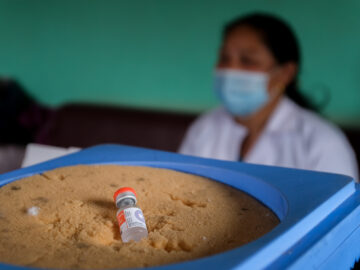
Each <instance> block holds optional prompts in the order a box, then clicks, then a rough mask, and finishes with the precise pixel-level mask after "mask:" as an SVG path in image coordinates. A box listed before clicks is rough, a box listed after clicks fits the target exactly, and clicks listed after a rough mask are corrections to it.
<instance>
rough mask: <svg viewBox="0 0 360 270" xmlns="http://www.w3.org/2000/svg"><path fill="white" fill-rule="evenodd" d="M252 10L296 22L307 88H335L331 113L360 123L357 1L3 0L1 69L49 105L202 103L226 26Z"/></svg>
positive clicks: (186, 107) (177, 106)
mask: <svg viewBox="0 0 360 270" xmlns="http://www.w3.org/2000/svg"><path fill="white" fill-rule="evenodd" d="M345 3H346V4H345ZM251 11H268V12H272V13H275V14H278V15H281V16H282V17H283V18H285V19H286V20H287V21H288V22H289V23H290V24H291V25H292V26H293V27H294V29H295V31H296V32H297V34H298V36H299V39H300V43H301V46H302V51H303V61H304V65H303V67H302V72H301V83H302V88H303V91H304V92H305V93H307V94H308V95H310V96H311V97H312V98H314V99H316V100H321V99H322V98H321V97H322V95H323V94H324V93H329V94H330V95H331V100H330V103H329V104H328V106H327V107H326V108H325V110H324V114H325V115H326V116H328V117H330V118H332V119H333V120H335V121H336V122H338V123H341V124H343V125H353V126H360V76H359V72H360V30H359V29H360V16H359V14H360V1H358V0H352V1H350V0H347V1H289V0H271V1H270V0H262V1H248V0H218V1H210V0H204V1H200V0H197V1H194V0H192V1H191V0H142V1H140V0H138V1H136V0H122V1H120V0H119V1H105V0H92V1H90V0H89V1H85V0H80V1H75V0H62V1H60V0H59V1H50V0H32V1H28V0H0V33H1V37H0V74H1V75H7V76H12V77H15V78H17V79H19V80H20V81H21V82H22V83H23V85H24V86H25V87H26V88H28V89H29V91H30V92H31V94H32V95H33V96H35V97H36V98H38V99H39V100H40V101H41V102H43V103H46V104H49V105H60V104H63V103H65V102H70V101H89V102H101V103H108V104H124V105H128V106H141V107H155V108H162V109H169V110H180V111H192V112H193V111H196V112H199V111H204V110H206V109H208V108H210V107H213V106H215V104H216V100H215V98H214V97H213V94H212V70H213V65H214V62H215V59H216V52H217V48H218V46H219V37H220V31H221V28H222V25H223V24H224V23H225V22H227V21H228V20H229V19H232V18H233V17H235V16H237V15H240V14H245V13H248V12H251Z"/></svg>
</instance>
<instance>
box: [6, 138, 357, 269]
mask: <svg viewBox="0 0 360 270" xmlns="http://www.w3.org/2000/svg"><path fill="white" fill-rule="evenodd" d="M94 164H118V165H131V166H148V167H156V168H164V169H172V170H176V171H180V172H185V173H191V174H195V175H199V176H203V177H206V178H210V179H213V180H216V181H218V182H221V183H224V184H227V185H229V186H232V187H234V188H236V189H240V190H242V191H244V192H246V193H248V194H250V195H251V196H253V197H254V198H256V199H257V200H259V201H260V202H262V203H263V204H264V205H266V206H268V207H269V208H270V209H271V210H273V212H274V213H275V214H276V215H277V216H278V217H279V219H280V221H281V222H280V224H279V225H277V226H276V227H275V228H274V229H273V230H272V231H270V232H269V233H267V234H265V235H263V236H262V237H260V238H258V239H257V240H255V241H252V242H250V243H248V244H246V245H243V246H241V247H239V248H235V249H233V250H230V251H227V252H223V253H220V254H216V255H213V256H209V257H204V258H201V259H197V260H193V261H188V262H182V263H177V264H170V265H166V266H161V267H151V268H149V269H171V270H175V269H200V268H206V269H207V270H212V269H219V268H221V269H264V268H270V269H278V267H277V266H279V265H281V266H282V267H281V268H283V266H287V267H288V266H289V265H296V264H295V262H297V263H298V265H301V264H300V263H299V262H302V263H305V264H308V262H311V265H312V266H313V267H312V268H318V267H317V266H319V265H324V260H326V259H327V258H329V256H330V255H331V254H334V253H336V251H337V250H338V245H339V243H342V242H344V241H345V240H344V239H347V237H348V236H347V235H348V234H351V233H352V231H353V230H354V228H357V227H358V224H360V207H358V206H359V202H358V199H357V198H358V197H359V192H358V187H357V186H355V183H354V182H353V181H352V179H351V178H350V177H347V176H342V175H336V174H327V173H316V172H310V171H303V170H294V169H285V168H277V167H270V166H260V165H252V164H245V163H241V162H228V161H220V160H212V159H203V158H197V157H191V156H184V155H178V154H174V153H167V152H162V151H155V150H149V149H143V148H137V147H128V146H119V145H102V146H96V147H92V148H89V149H85V150H83V151H80V152H78V153H74V154H71V155H68V156H65V157H61V158H58V159H54V160H51V161H48V162H45V163H42V164H38V165H34V166H31V167H27V168H24V169H21V170H17V171H14V172H10V173H7V174H3V175H0V185H5V184H7V183H10V182H13V181H15V180H18V179H21V178H24V177H27V176H31V175H34V174H37V173H42V172H44V171H48V170H52V169H55V168H59V167H64V166H73V165H94ZM344 205H345V206H344ZM358 208H359V209H358ZM354 209H356V211H357V209H358V212H359V218H358V217H357V216H356V214H357V213H358V212H354ZM353 212H354V213H353ZM349 213H350V214H352V215H353V216H354V215H355V216H356V218H358V219H359V222H358V223H357V224H356V226H355V225H354V226H355V227H354V226H353V224H352V223H351V221H352V220H356V218H354V217H352V218H351V219H349V220H350V221H349V222H350V223H348V224H346V225H347V227H344V228H342V227H341V228H336V229H337V231H340V232H341V234H340V233H336V234H334V235H330V236H329V237H328V238H326V237H327V236H328V234H329V232H331V231H332V230H333V229H332V228H333V227H335V225H336V223H337V222H338V223H340V222H343V220H344V219H345V218H346V217H347V215H350V214H349ZM333 217H335V218H333ZM327 220H330V221H331V222H326V221H327ZM320 225H321V226H320ZM322 237H323V238H325V241H324V245H323V246H322V248H318V249H316V250H314V252H313V253H312V252H310V251H312V249H310V247H311V246H315V244H317V245H318V246H321V244H322V242H321V241H320V240H319V239H322ZM329 239H331V241H333V242H334V241H335V240H336V241H337V242H336V243H338V244H334V245H333V246H332V245H329V241H330V240H329ZM319 241H320V242H319ZM309 250H310V251H309ZM313 254H316V256H313ZM0 269H16V270H20V269H23V270H25V269H29V268H26V267H18V266H9V265H6V264H1V263H0ZM32 269H34V268H32ZM293 269H304V268H301V267H298V268H297V267H293Z"/></svg>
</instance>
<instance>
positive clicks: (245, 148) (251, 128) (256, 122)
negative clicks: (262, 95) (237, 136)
mask: <svg viewBox="0 0 360 270" xmlns="http://www.w3.org/2000/svg"><path fill="white" fill-rule="evenodd" d="M281 98H282V96H278V97H276V98H274V99H272V100H271V101H270V102H269V103H267V104H266V105H265V106H264V107H263V108H261V109H260V110H259V111H258V112H256V113H254V114H252V115H250V116H249V117H239V116H236V117H235V121H236V122H237V123H239V124H241V125H242V126H244V127H246V128H247V130H248V134H247V136H246V138H245V140H244V142H243V144H242V146H241V149H240V157H241V159H242V160H243V159H244V158H245V157H246V156H247V154H248V153H249V152H250V150H251V149H252V148H253V146H254V145H255V143H256V141H257V139H258V138H259V136H260V135H261V133H262V131H263V129H264V127H265V126H266V123H267V121H268V120H269V118H270V116H271V114H272V113H273V111H274V110H275V108H276V107H277V105H278V103H279V102H280V100H281Z"/></svg>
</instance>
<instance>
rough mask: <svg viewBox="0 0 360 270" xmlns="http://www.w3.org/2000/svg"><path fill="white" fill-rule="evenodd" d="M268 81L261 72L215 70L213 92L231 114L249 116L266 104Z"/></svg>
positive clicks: (265, 75) (266, 76)
mask: <svg viewBox="0 0 360 270" xmlns="http://www.w3.org/2000/svg"><path fill="white" fill-rule="evenodd" d="M268 81H269V78H268V75H267V74H266V73H262V72H249V71H239V70H229V69H222V70H216V71H215V92H216V94H217V96H218V97H219V99H220V100H221V102H222V103H223V105H224V107H225V108H226V109H227V110H228V111H229V112H230V113H231V114H233V115H235V116H249V115H251V114H253V113H255V112H256V111H258V110H259V109H260V108H261V107H263V106H264V105H265V104H266V103H267V101H268V99H269V95H268V92H267V86H268Z"/></svg>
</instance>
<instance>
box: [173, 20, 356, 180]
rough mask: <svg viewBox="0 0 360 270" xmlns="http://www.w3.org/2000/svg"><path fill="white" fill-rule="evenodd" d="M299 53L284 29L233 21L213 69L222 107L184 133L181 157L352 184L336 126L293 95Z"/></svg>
mask: <svg viewBox="0 0 360 270" xmlns="http://www.w3.org/2000/svg"><path fill="white" fill-rule="evenodd" d="M299 66H300V52H299V47H298V44H297V40H296V38H295V36H294V34H293V32H292V31H291V29H290V28H289V26H287V24H285V23H284V22H283V21H281V20H279V19H278V18H275V17H273V16H270V15H265V14H252V15H249V16H246V17H240V18H238V19H236V20H234V21H232V22H230V23H229V24H228V25H226V27H225V29H224V31H223V40H222V46H221V48H220V51H219V56H218V62H217V65H216V70H215V92H216V94H217V95H218V97H219V99H220V100H221V102H222V105H223V106H222V107H219V108H217V109H215V110H213V111H210V112H208V113H206V114H204V115H202V116H200V117H199V118H198V119H197V120H196V121H195V123H193V124H192V126H191V127H190V129H189V130H188V132H187V134H186V137H185V139H184V141H183V143H182V145H181V147H180V150H179V152H180V153H182V154H188V155H195V156H201V157H207V158H216V159H223V160H233V161H236V160H241V161H245V162H249V163H257V164H265V165H274V166H283V167H291V168H298V169H307V170H316V171H324V172H333V173H340V174H345V175H349V176H351V177H353V178H354V179H355V180H356V181H357V180H358V168H357V163H356V158H355V155H354V152H353V150H352V148H351V146H350V144H349V143H348V141H347V139H346V137H345V136H344V134H343V133H342V132H341V131H340V129H339V128H337V127H336V126H334V125H332V124H331V123H329V122H327V121H325V120H324V119H322V118H320V117H319V116H318V115H317V114H315V113H314V112H312V111H311V110H309V109H312V107H311V104H309V103H308V102H307V101H306V99H304V98H303V97H302V96H301V94H300V93H299V89H298V83H297V77H298V70H299Z"/></svg>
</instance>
